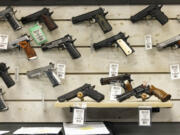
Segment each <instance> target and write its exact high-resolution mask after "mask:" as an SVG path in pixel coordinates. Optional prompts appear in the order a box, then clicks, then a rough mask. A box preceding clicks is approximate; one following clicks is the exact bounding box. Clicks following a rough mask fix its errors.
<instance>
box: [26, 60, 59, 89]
mask: <svg viewBox="0 0 180 135" xmlns="http://www.w3.org/2000/svg"><path fill="white" fill-rule="evenodd" d="M53 70H54V64H53V63H49V65H48V66H45V67H41V68H37V69H34V70H31V71H27V76H28V77H29V78H36V77H38V76H41V75H43V74H44V73H45V74H46V75H47V77H48V78H49V80H50V82H51V83H52V85H53V87H56V86H58V85H59V84H61V81H60V79H59V78H58V76H57V75H56V74H55V73H54V72H53Z"/></svg>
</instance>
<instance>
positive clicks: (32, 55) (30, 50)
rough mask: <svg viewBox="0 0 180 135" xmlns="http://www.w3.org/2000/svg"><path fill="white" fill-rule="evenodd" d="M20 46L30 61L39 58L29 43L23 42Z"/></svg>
mask: <svg viewBox="0 0 180 135" xmlns="http://www.w3.org/2000/svg"><path fill="white" fill-rule="evenodd" d="M19 45H20V46H21V47H22V48H23V49H24V51H25V52H26V55H27V57H28V59H29V60H33V59H36V58H37V55H36V52H35V50H34V49H33V48H32V47H31V45H30V43H29V42H28V41H21V42H19Z"/></svg>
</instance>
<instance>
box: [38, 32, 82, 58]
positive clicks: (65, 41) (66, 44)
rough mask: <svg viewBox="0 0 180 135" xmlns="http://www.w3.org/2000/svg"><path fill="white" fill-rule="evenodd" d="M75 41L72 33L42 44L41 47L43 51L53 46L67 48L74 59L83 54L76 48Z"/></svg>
mask: <svg viewBox="0 0 180 135" xmlns="http://www.w3.org/2000/svg"><path fill="white" fill-rule="evenodd" d="M74 41H75V40H73V39H72V36H71V35H65V36H64V37H62V38H60V39H57V40H55V41H52V42H49V43H46V44H43V45H42V46H41V48H42V50H43V51H47V50H49V49H52V48H62V49H67V51H68V52H69V54H70V55H71V57H72V59H77V58H79V57H81V54H80V53H79V51H78V50H77V49H76V47H75V45H74Z"/></svg>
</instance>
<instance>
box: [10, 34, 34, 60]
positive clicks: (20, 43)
mask: <svg viewBox="0 0 180 135" xmlns="http://www.w3.org/2000/svg"><path fill="white" fill-rule="evenodd" d="M13 48H23V49H24V51H25V53H26V55H27V57H28V60H33V59H36V58H37V55H36V52H35V50H34V49H33V48H32V47H31V45H30V38H29V36H28V35H26V34H25V35H23V36H21V37H19V38H17V39H16V40H14V41H12V42H10V43H9V44H8V49H13Z"/></svg>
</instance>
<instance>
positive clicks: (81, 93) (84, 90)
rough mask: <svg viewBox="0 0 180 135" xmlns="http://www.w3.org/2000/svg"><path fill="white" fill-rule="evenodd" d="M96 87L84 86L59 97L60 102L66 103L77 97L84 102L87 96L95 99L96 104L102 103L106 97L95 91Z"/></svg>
mask: <svg viewBox="0 0 180 135" xmlns="http://www.w3.org/2000/svg"><path fill="white" fill-rule="evenodd" d="M94 88H95V86H91V85H90V84H84V85H83V86H81V87H79V88H77V89H75V90H73V91H71V92H69V93H67V94H64V95H62V96H59V97H58V101H59V102H64V101H68V100H71V99H73V98H75V97H78V98H79V99H81V101H83V100H84V97H85V96H89V97H90V98H92V99H94V100H95V101H96V102H101V101H102V100H103V99H104V95H103V94H101V93H99V92H98V91H96V90H94Z"/></svg>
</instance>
